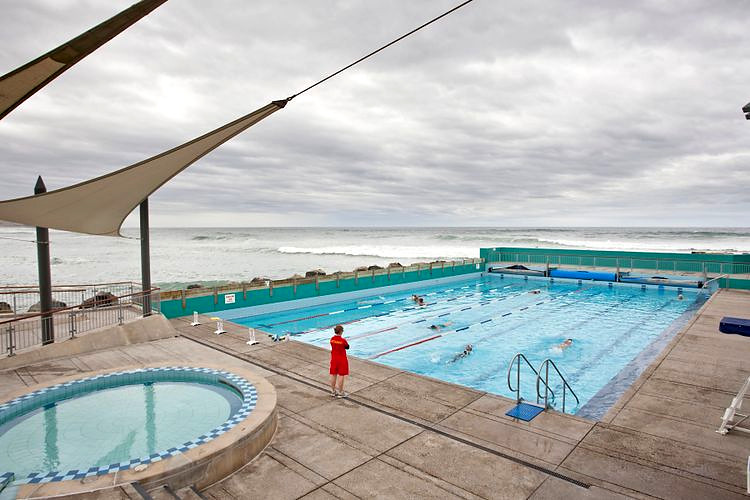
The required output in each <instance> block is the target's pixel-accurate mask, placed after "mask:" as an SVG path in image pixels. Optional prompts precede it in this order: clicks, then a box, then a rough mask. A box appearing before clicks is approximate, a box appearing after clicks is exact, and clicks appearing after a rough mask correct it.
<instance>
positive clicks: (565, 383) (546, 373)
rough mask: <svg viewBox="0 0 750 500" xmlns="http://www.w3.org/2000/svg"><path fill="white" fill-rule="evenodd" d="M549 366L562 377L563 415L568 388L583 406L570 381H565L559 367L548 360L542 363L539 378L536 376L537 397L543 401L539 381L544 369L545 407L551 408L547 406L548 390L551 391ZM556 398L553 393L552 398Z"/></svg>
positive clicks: (577, 402)
mask: <svg viewBox="0 0 750 500" xmlns="http://www.w3.org/2000/svg"><path fill="white" fill-rule="evenodd" d="M549 365H552V368H554V369H555V371H556V372H557V374H558V375H559V376H560V379H561V380H562V381H563V404H562V411H563V413H564V412H565V389H566V388H568V389H570V393H571V394H572V395H573V397H574V398H576V404H581V401H580V400H579V399H578V396H576V393H575V391H574V390H573V388H572V387H571V386H570V384H569V383H568V381H567V380H565V377H564V376H563V374H562V373H560V370H559V369H558V368H557V365H556V364H555V362H554V361H552V360H551V359H550V358H547V359H545V360H544V361H542V364H541V365H539V372H538V373H537V376H536V397H537V398H540V399H541V397H542V395H541V394H540V393H539V381H541V380H542V375H541V372H542V369H544V380H543V382H544V407H545V408H549V406H548V405H547V390H548V389H549V385H548V384H549ZM550 392H551V390H550ZM554 397H555V394H554V393H552V398H553V399H554Z"/></svg>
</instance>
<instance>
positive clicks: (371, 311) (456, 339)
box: [233, 275, 708, 418]
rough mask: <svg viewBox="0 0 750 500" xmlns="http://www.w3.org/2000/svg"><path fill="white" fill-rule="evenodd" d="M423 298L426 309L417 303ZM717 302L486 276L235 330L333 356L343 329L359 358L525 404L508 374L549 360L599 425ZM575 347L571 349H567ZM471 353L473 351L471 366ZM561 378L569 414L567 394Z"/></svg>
mask: <svg viewBox="0 0 750 500" xmlns="http://www.w3.org/2000/svg"><path fill="white" fill-rule="evenodd" d="M534 290H538V293H533V291H534ZM414 293H417V294H419V295H420V296H422V297H424V299H425V300H426V302H427V305H425V306H423V307H419V306H417V305H415V303H414V302H413V301H412V300H411V295H412V294H414ZM679 293H681V294H682V297H683V298H682V300H680V299H679V297H678V294H679ZM707 296H708V293H707V292H706V291H699V290H697V289H688V288H685V289H681V290H680V292H678V289H676V288H670V287H657V286H646V287H645V288H643V287H641V286H640V285H630V284H611V285H610V284H608V283H605V282H587V281H584V282H582V283H580V284H579V282H578V281H574V280H563V279H557V280H554V281H552V282H550V280H548V279H543V278H531V277H530V278H528V280H526V279H524V278H523V277H517V276H512V277H509V276H505V277H500V276H497V275H487V276H483V277H481V278H472V279H470V280H465V281H460V282H453V283H451V284H448V285H441V286H433V287H428V288H419V289H417V288H415V289H414V290H409V291H404V292H398V293H392V294H387V295H379V296H373V297H369V298H366V299H360V300H357V301H350V302H344V303H334V304H327V305H323V306H318V307H310V308H305V309H296V310H291V311H286V312H282V313H274V314H267V315H260V316H251V317H247V318H242V319H239V320H237V319H235V320H233V321H235V322H237V323H240V324H244V325H246V326H250V327H254V328H258V329H260V330H263V331H266V332H269V333H271V334H273V335H285V334H287V333H289V334H291V335H293V338H294V339H295V340H299V341H302V342H306V343H310V344H313V345H316V346H320V347H324V348H328V347H329V343H328V342H329V339H330V337H331V335H332V328H333V326H334V325H336V324H338V323H341V324H343V325H344V328H345V331H344V337H345V338H346V339H347V340H348V341H349V344H350V345H351V349H350V350H349V354H350V355H353V356H358V357H361V358H365V359H372V360H374V361H377V362H379V363H384V364H386V365H389V366H393V367H396V368H399V369H403V370H408V371H411V372H414V373H418V374H421V375H426V376H430V377H435V378H437V379H441V380H445V381H448V382H453V383H457V384H461V385H465V386H469V387H473V388H476V389H479V390H482V391H487V392H491V393H495V394H500V395H504V396H508V397H515V393H514V392H512V391H511V390H510V389H509V388H508V382H507V373H508V368H509V364H510V361H511V359H512V358H513V356H514V355H515V354H516V353H519V352H520V353H524V354H525V355H526V357H527V358H528V359H529V361H530V362H531V364H532V365H533V366H534V367H535V368H538V367H539V366H540V364H541V363H542V361H544V360H545V359H547V358H549V359H552V360H553V361H554V363H555V364H556V365H557V366H558V367H559V369H560V371H561V372H562V373H563V375H564V376H565V378H566V379H567V380H568V382H569V384H570V385H571V386H572V388H573V390H574V391H575V393H576V395H577V396H578V398H579V399H580V404H578V405H576V404H575V401H574V400H573V398H571V397H570V393H568V399H567V401H566V411H568V412H572V413H577V414H579V415H583V416H587V417H590V418H598V417H601V416H602V415H603V414H604V413H605V412H606V410H607V409H608V408H609V406H611V405H612V404H613V403H614V402H615V400H616V399H617V397H619V395H620V394H622V392H624V390H625V389H627V387H628V386H629V385H630V384H632V382H633V381H634V380H635V378H637V376H638V375H639V374H640V373H641V372H642V370H643V369H644V368H645V367H646V366H647V365H648V364H649V363H650V361H651V360H652V359H653V358H654V357H655V356H656V355H657V354H658V353H659V352H660V351H661V349H662V348H663V346H664V345H666V343H667V342H668V341H669V340H670V339H671V337H672V336H673V335H674V334H675V333H676V332H677V331H678V330H679V328H680V327H681V326H682V325H684V324H685V323H686V322H687V321H688V320H689V318H690V317H691V316H692V314H693V313H694V312H695V311H696V310H697V309H698V307H700V305H701V304H702V303H703V302H705V300H706V298H707ZM432 325H434V326H436V327H437V328H431V326H432ZM567 338H572V339H573V343H572V345H571V346H570V347H567V348H564V349H561V348H560V347H558V346H559V345H560V344H561V343H562V342H564V341H565V340H566V339H567ZM467 344H471V345H472V348H473V349H472V351H471V352H470V353H469V354H468V355H466V356H463V357H461V356H460V354H461V353H462V352H463V351H464V350H465V347H466V346H467ZM550 380H551V382H550V387H551V389H552V390H553V391H554V392H555V393H556V394H557V395H559V396H560V397H558V398H556V401H555V402H554V404H555V406H556V407H558V408H559V407H560V404H561V402H562V401H561V400H562V397H561V396H562V390H561V388H562V386H561V384H560V382H559V381H558V380H557V379H554V378H551V379H550ZM513 381H514V382H515V369H514V376H513ZM521 396H522V397H523V398H524V399H526V400H531V401H535V400H536V377H535V376H534V375H533V373H532V372H531V370H530V369H528V368H526V367H525V366H524V367H523V368H522V371H521ZM571 402H573V404H572V405H571Z"/></svg>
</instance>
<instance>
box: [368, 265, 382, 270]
mask: <svg viewBox="0 0 750 500" xmlns="http://www.w3.org/2000/svg"><path fill="white" fill-rule="evenodd" d="M378 269H383V268H382V267H380V266H369V267H368V268H367V270H368V271H376V270H378Z"/></svg>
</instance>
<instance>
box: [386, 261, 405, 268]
mask: <svg viewBox="0 0 750 500" xmlns="http://www.w3.org/2000/svg"><path fill="white" fill-rule="evenodd" d="M388 267H404V266H402V265H401V263H400V262H391V263H390V264H388Z"/></svg>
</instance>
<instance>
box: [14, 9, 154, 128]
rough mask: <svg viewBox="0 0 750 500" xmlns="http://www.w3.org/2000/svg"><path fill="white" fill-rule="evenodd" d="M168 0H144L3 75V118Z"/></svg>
mask: <svg viewBox="0 0 750 500" xmlns="http://www.w3.org/2000/svg"><path fill="white" fill-rule="evenodd" d="M166 1H167V0H142V1H140V2H138V3H136V4H134V5H132V6H130V7H129V8H127V9H125V10H124V11H122V12H120V13H119V14H117V15H115V16H114V17H111V18H110V19H107V20H106V21H104V22H103V23H101V24H99V25H97V26H95V27H93V28H91V29H90V30H88V31H87V32H85V33H83V34H81V35H79V36H77V37H75V38H73V39H72V40H70V41H68V42H65V43H64V44H62V45H60V46H59V47H57V48H56V49H54V50H51V51H49V52H47V53H46V54H44V55H42V56H39V57H38V58H36V59H34V60H33V61H31V62H29V63H27V64H24V65H23V66H21V67H20V68H17V69H15V70H13V71H11V72H10V73H8V74H6V75H3V76H2V77H0V119H2V118H4V117H5V115H7V114H8V113H10V112H11V111H13V109H15V108H16V106H18V105H19V104H21V103H22V102H23V101H25V100H26V99H28V98H29V97H31V96H32V95H33V94H34V93H36V92H37V91H38V90H39V89H41V88H42V87H44V86H45V85H47V84H48V83H49V82H51V81H52V80H54V79H55V78H57V77H58V76H60V74H62V73H63V72H64V71H65V70H67V69H68V68H70V67H71V66H73V65H74V64H75V63H77V62H78V61H80V60H81V59H83V58H84V57H86V56H87V55H89V54H91V53H92V52H94V51H95V50H96V49H98V48H99V47H101V46H102V45H104V44H105V43H107V42H108V41H110V40H111V39H112V38H114V37H115V36H117V35H118V34H120V33H121V32H122V31H124V30H125V29H127V28H128V27H129V26H131V25H132V24H133V23H135V22H136V21H138V20H139V19H141V18H142V17H143V16H145V15H147V14H148V13H149V12H151V11H152V10H154V9H155V8H157V7H158V6H160V5H161V4H163V3H164V2H166Z"/></svg>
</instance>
